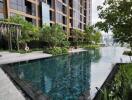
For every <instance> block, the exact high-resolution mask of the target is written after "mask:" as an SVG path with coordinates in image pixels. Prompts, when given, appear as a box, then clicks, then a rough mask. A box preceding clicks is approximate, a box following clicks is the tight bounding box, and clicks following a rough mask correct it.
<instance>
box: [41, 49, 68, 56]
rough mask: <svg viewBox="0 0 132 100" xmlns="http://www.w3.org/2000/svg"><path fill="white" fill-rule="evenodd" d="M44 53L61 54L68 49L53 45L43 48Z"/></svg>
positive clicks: (65, 52)
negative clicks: (52, 46)
mask: <svg viewBox="0 0 132 100" xmlns="http://www.w3.org/2000/svg"><path fill="white" fill-rule="evenodd" d="M43 52H44V53H49V54H52V55H61V54H67V53H68V49H67V48H61V47H54V48H47V49H44V51H43Z"/></svg>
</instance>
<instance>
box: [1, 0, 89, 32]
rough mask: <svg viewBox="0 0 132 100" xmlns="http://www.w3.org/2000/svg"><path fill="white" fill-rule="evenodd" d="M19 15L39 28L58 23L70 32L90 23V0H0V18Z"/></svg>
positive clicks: (81, 28)
mask: <svg viewBox="0 0 132 100" xmlns="http://www.w3.org/2000/svg"><path fill="white" fill-rule="evenodd" d="M16 14H18V15H20V16H22V17H23V18H25V19H26V20H27V21H29V22H32V23H33V24H35V25H37V26H39V25H42V24H49V25H52V24H55V23H58V24H60V25H62V26H63V29H64V30H65V31H67V32H70V30H72V29H79V30H84V27H85V25H86V24H89V23H91V0H0V18H9V17H10V16H14V15H16Z"/></svg>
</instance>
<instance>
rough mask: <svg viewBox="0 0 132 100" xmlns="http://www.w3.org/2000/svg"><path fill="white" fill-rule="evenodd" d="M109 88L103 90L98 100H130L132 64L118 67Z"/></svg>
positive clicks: (131, 92)
mask: <svg viewBox="0 0 132 100" xmlns="http://www.w3.org/2000/svg"><path fill="white" fill-rule="evenodd" d="M109 85H110V86H106V87H104V88H103V93H101V94H100V97H99V98H98V100H131V99H130V98H131V94H132V64H126V65H122V66H119V71H118V73H117V74H116V75H115V77H114V79H113V80H112V83H109Z"/></svg>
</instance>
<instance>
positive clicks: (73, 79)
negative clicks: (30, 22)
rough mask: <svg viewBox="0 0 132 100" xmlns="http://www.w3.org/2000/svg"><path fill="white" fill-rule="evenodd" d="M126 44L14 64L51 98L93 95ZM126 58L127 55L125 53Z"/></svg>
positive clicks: (60, 99) (23, 77) (62, 99)
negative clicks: (119, 46)
mask: <svg viewBox="0 0 132 100" xmlns="http://www.w3.org/2000/svg"><path fill="white" fill-rule="evenodd" d="M123 50H124V49H123V48H115V47H107V48H100V49H94V50H89V51H86V52H80V53H74V54H69V55H63V56H56V57H50V58H48V59H40V60H35V61H30V62H27V63H21V64H20V63H17V64H14V65H12V68H13V70H14V71H15V73H16V75H17V78H19V79H21V80H24V81H27V82H31V83H32V84H33V86H34V87H37V88H38V89H40V90H41V91H43V93H44V94H46V95H47V96H49V97H50V98H51V100H78V99H80V98H82V95H83V94H84V92H86V93H87V95H88V97H87V98H89V99H92V98H93V97H94V96H95V94H96V92H97V90H96V88H95V87H99V88H100V87H101V85H102V84H103V82H104V81H105V79H106V78H107V76H108V75H109V73H110V72H111V70H112V67H113V66H112V65H113V64H114V63H116V62H120V57H122V52H123ZM123 58H124V57H123Z"/></svg>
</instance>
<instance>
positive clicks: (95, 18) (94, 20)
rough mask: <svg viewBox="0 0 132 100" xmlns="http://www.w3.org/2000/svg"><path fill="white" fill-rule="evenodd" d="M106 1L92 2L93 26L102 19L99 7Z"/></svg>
mask: <svg viewBox="0 0 132 100" xmlns="http://www.w3.org/2000/svg"><path fill="white" fill-rule="evenodd" d="M103 2H104V0H92V24H94V23H96V22H97V21H99V20H100V19H99V18H98V12H97V6H98V5H102V4H103Z"/></svg>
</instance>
